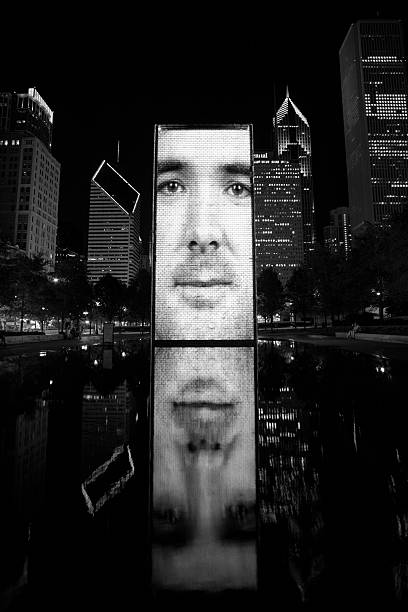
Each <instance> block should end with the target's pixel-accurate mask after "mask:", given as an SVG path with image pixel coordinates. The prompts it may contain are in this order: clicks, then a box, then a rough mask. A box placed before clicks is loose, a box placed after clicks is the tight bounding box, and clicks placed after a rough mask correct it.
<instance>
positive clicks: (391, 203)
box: [340, 20, 408, 232]
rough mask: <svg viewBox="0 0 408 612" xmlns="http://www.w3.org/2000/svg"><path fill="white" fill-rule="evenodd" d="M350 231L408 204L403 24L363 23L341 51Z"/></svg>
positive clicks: (351, 31)
mask: <svg viewBox="0 0 408 612" xmlns="http://www.w3.org/2000/svg"><path fill="white" fill-rule="evenodd" d="M340 71H341V88H342V99H343V118H344V134H345V145H346V158H347V176H348V189H349V205H350V219H351V228H352V231H353V232H354V231H355V230H357V229H358V227H359V226H362V225H363V224H364V223H366V222H369V223H381V222H383V221H386V220H387V219H388V218H389V217H390V216H391V215H392V214H393V213H395V212H398V211H400V210H401V209H402V207H403V206H405V205H406V204H407V201H408V106H407V101H408V85H407V71H406V62H405V55H404V44H403V32H402V24H401V22H399V21H380V20H372V21H358V22H356V23H354V24H352V25H351V27H350V29H349V31H348V33H347V36H346V38H345V40H344V42H343V45H342V47H341V49H340Z"/></svg>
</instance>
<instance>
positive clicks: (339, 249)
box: [323, 206, 351, 257]
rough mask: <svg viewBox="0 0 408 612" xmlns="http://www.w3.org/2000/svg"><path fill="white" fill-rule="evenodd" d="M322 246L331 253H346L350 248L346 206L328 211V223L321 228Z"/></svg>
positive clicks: (348, 219) (348, 220)
mask: <svg viewBox="0 0 408 612" xmlns="http://www.w3.org/2000/svg"><path fill="white" fill-rule="evenodd" d="M323 238H324V246H325V247H326V248H327V249H328V250H329V251H330V253H333V254H339V255H345V256H346V257H347V255H348V254H349V253H350V249H351V230H350V215H349V209H348V206H338V207H337V208H333V209H332V210H331V211H330V225H326V226H325V227H324V228H323Z"/></svg>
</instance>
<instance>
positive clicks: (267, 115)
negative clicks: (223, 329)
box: [0, 2, 408, 253]
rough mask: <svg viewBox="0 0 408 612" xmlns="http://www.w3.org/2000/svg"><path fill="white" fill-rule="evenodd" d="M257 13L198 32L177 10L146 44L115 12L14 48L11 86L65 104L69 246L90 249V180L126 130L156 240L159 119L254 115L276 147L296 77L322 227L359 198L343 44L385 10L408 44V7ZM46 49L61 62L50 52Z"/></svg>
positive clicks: (64, 217) (64, 208) (267, 142)
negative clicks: (352, 185) (350, 156)
mask: <svg viewBox="0 0 408 612" xmlns="http://www.w3.org/2000/svg"><path fill="white" fill-rule="evenodd" d="M354 6H356V5H354ZM385 6H387V10H384V7H385ZM340 9H341V10H340ZM197 10H198V9H197ZM255 10H256V11H257V13H256V15H255V17H256V18H253V17H251V14H249V15H245V14H244V13H243V12H242V14H240V15H235V17H234V19H231V21H230V22H228V19H227V20H226V23H224V20H223V21H222V22H221V21H220V22H219V23H217V19H216V17H215V16H214V15H209V14H208V15H205V18H204V17H203V19H200V20H198V21H196V22H195V27H194V28H190V30H189V31H188V34H186V28H185V27H183V25H182V23H181V21H180V20H179V19H178V18H177V16H176V15H175V16H173V17H171V16H169V17H168V19H169V20H168V23H167V25H166V23H164V27H163V22H162V23H161V26H160V28H158V30H157V32H156V33H155V31H154V29H153V28H150V29H149V32H150V31H151V32H152V38H150V39H149V38H148V37H147V38H146V39H147V40H148V42H143V43H141V42H140V37H139V35H138V32H139V31H142V30H144V27H143V24H142V23H141V22H138V23H134V22H129V23H127V25H126V26H124V27H123V31H121V30H118V27H117V25H116V21H115V19H114V20H113V22H112V24H109V23H107V22H104V24H103V27H101V29H100V30H98V29H95V27H94V25H95V24H93V22H92V20H88V21H86V22H83V23H82V22H80V21H78V22H77V21H76V20H75V19H72V16H71V21H72V24H71V21H68V26H69V25H70V24H71V25H72V29H71V30H70V32H69V36H67V35H66V33H65V35H64V36H63V37H62V39H61V40H59V32H56V30H55V28H53V30H52V31H51V34H50V36H51V38H50V42H49V46H48V47H47V46H46V45H44V39H43V38H42V37H40V36H38V37H37V40H38V41H42V44H40V43H39V45H40V46H39V47H38V61H36V58H37V54H36V53H34V56H33V58H32V59H33V61H31V62H28V61H19V60H18V59H17V58H12V57H11V55H10V61H9V62H8V64H7V68H6V70H5V71H4V70H3V77H4V80H3V79H2V78H1V77H0V86H1V88H2V89H3V90H5V91H7V90H8V91H10V90H15V91H27V90H28V87H33V86H34V87H36V88H37V90H38V91H39V93H40V95H41V96H42V97H43V98H44V100H45V101H46V102H47V104H48V105H49V106H50V107H51V109H52V110H53V111H54V133H53V154H54V156H55V157H56V158H57V159H58V161H59V162H60V163H61V189H60V203H59V239H60V241H61V242H62V243H63V244H64V246H67V247H69V248H72V249H74V250H78V251H80V252H82V253H86V244H87V225H88V207H89V182H90V179H91V177H92V175H93V173H94V172H95V171H96V169H97V168H98V166H99V164H100V162H101V161H102V160H103V159H107V160H108V161H111V162H115V160H116V148H117V140H118V139H120V166H121V168H122V170H123V173H124V175H125V177H126V178H127V180H129V182H130V183H132V184H133V185H134V186H135V187H136V188H137V189H138V190H139V191H140V192H141V199H140V202H141V206H142V228H141V235H142V238H143V239H144V240H146V239H147V237H148V233H149V230H150V220H151V206H152V168H153V126H154V124H155V123H185V122H193V123H207V122H208V123H253V125H254V145H255V150H256V151H257V150H258V151H259V150H267V149H270V148H271V145H272V119H273V116H274V86H275V91H276V104H277V106H278V107H279V106H280V104H281V103H282V102H283V99H284V97H285V91H286V85H287V84H288V85H289V92H290V97H291V98H292V100H293V102H294V103H295V104H296V105H297V106H298V107H299V109H300V110H301V112H302V113H303V114H304V115H305V116H306V118H307V119H308V121H309V124H310V127H311V135H312V161H313V179H314V192H315V207H316V218H317V228H318V235H320V232H321V228H322V226H323V225H325V224H327V223H328V211H329V210H330V209H331V208H335V207H336V206H342V205H348V196H347V176H346V165H345V154H344V133H343V116H342V106H341V86H340V69H339V57H338V52H339V48H340V46H341V44H342V42H343V40H344V38H345V36H346V34H347V31H348V29H349V27H350V25H351V23H352V22H354V21H356V20H358V19H366V18H376V17H377V16H379V18H382V19H386V18H392V19H401V20H402V21H403V26H404V32H405V48H406V49H407V48H408V45H407V42H406V41H407V32H408V27H407V24H408V14H407V10H406V9H405V10H404V9H395V10H393V6H392V3H387V4H386V3H385V2H382V3H377V5H374V6H373V7H372V9H370V11H367V10H360V9H358V7H356V8H355V9H347V8H344V9H342V7H341V6H340V5H338V4H334V3H330V4H327V6H326V8H324V9H322V10H320V11H317V9H310V10H306V9H303V12H299V11H298V10H297V9H296V8H295V6H294V5H290V6H289V5H288V8H287V9H286V10H283V9H282V8H281V9H275V8H270V9H268V10H267V11H266V12H265V13H261V8H260V6H259V7H258V9H255ZM237 17H238V19H237ZM107 21H108V22H109V19H108V20H107ZM193 22H194V19H193ZM122 23H123V24H126V15H124V16H122ZM132 26H134V27H132ZM109 28H110V29H109ZM187 30H188V29H187ZM112 32H113V34H112ZM158 32H160V35H159V34H158ZM161 32H164V34H163V36H162V34H161ZM111 34H112V35H111ZM33 40H34V39H33ZM35 48H36V47H35ZM44 48H47V49H48V52H47V58H48V59H49V63H48V61H47V62H44V61H42V59H43V58H44V53H43V50H44ZM3 51H4V47H3ZM33 51H34V49H31V52H33Z"/></svg>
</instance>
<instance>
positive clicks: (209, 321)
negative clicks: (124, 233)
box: [154, 126, 254, 341]
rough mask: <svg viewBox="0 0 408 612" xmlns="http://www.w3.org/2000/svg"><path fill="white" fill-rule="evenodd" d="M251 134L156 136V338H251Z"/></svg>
mask: <svg viewBox="0 0 408 612" xmlns="http://www.w3.org/2000/svg"><path fill="white" fill-rule="evenodd" d="M251 161H252V160H251V130H250V127H249V126H239V127H235V128H230V127H228V128H225V129H224V128H216V129H215V128H199V129H195V128H189V129H182V128H177V127H174V128H169V127H166V126H159V127H158V128H157V135H156V187H155V192H156V193H155V195H156V198H155V301H154V325H155V336H154V337H155V339H156V340H170V341H178V340H225V341H227V340H252V339H253V337H254V297H253V296H254V293H253V262H254V254H253V251H254V247H253V196H252V174H251V167H252V164H251Z"/></svg>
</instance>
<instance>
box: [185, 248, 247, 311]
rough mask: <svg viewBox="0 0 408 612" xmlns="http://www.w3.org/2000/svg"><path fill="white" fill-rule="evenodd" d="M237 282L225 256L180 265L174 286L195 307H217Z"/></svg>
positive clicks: (194, 260) (205, 258)
mask: <svg viewBox="0 0 408 612" xmlns="http://www.w3.org/2000/svg"><path fill="white" fill-rule="evenodd" d="M236 283H237V278H236V275H235V273H234V266H233V265H232V262H230V261H229V260H228V258H227V257H226V256H225V255H224V256H223V255H217V257H212V256H203V257H199V258H195V257H194V258H193V257H192V258H188V259H186V260H185V261H183V262H182V263H180V264H179V265H178V266H177V267H176V269H175V271H174V276H173V285H174V287H175V288H176V290H177V291H179V295H180V297H181V298H182V299H183V300H184V301H185V302H186V303H187V304H188V305H189V306H191V307H193V308H197V309H200V308H214V307H215V306H216V305H217V304H219V303H220V302H222V300H223V299H224V297H225V295H226V292H227V291H228V290H229V289H231V288H232V287H233V286H234V285H235V284H236Z"/></svg>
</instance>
